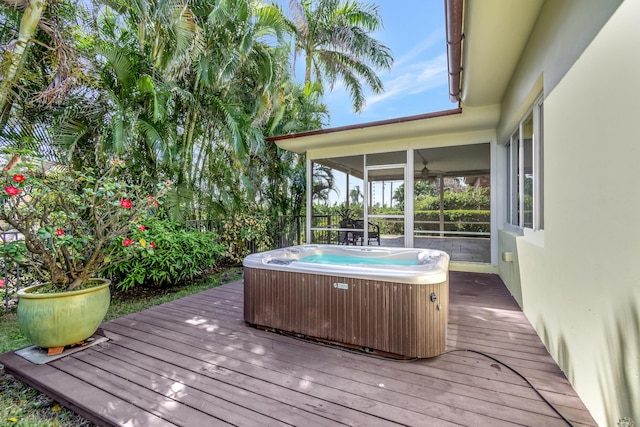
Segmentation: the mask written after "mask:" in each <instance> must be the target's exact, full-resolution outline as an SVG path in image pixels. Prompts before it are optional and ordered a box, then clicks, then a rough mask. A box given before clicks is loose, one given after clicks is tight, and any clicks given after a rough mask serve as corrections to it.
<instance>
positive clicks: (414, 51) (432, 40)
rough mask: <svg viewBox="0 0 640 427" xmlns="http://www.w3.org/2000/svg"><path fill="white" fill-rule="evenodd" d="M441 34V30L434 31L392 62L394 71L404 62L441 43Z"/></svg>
mask: <svg viewBox="0 0 640 427" xmlns="http://www.w3.org/2000/svg"><path fill="white" fill-rule="evenodd" d="M442 32H443V31H442V29H439V30H438V31H434V32H432V33H431V34H429V35H428V36H427V37H425V38H424V39H422V40H420V41H419V42H418V43H417V44H416V45H414V46H413V47H412V48H411V50H409V52H407V53H405V54H404V55H403V56H402V57H401V58H400V59H398V60H396V61H395V62H394V64H393V67H394V69H397V68H399V67H401V66H402V65H403V64H404V63H405V62H411V61H412V60H413V59H415V58H416V57H417V56H419V55H420V54H421V53H422V52H424V51H425V50H427V49H429V48H431V47H433V46H434V45H435V44H436V43H438V42H440V41H442V34H441V33H442Z"/></svg>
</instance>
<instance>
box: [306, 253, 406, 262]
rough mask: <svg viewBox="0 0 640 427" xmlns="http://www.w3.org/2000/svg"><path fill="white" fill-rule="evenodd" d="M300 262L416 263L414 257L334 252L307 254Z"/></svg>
mask: <svg viewBox="0 0 640 427" xmlns="http://www.w3.org/2000/svg"><path fill="white" fill-rule="evenodd" d="M298 261H301V262H315V263H318V264H340V265H350V264H367V265H373V264H376V265H418V260H416V259H389V258H374V257H359V256H350V255H334V254H318V255H309V256H306V257H303V258H300V259H299V260H298Z"/></svg>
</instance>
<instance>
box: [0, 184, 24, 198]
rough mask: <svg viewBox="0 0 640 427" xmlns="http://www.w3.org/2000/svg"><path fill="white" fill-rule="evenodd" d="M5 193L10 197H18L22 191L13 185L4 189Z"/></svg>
mask: <svg viewBox="0 0 640 427" xmlns="http://www.w3.org/2000/svg"><path fill="white" fill-rule="evenodd" d="M4 191H6V193H7V194H8V195H10V196H17V195H18V193H19V192H20V190H18V189H17V188H16V187H14V186H13V185H10V186H8V187H5V188H4Z"/></svg>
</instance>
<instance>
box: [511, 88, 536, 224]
mask: <svg viewBox="0 0 640 427" xmlns="http://www.w3.org/2000/svg"><path fill="white" fill-rule="evenodd" d="M543 116H544V114H543V97H542V95H541V96H540V97H538V98H537V99H536V100H535V102H534V103H533V105H532V107H531V108H530V109H529V110H528V111H527V112H526V114H525V115H524V116H523V117H522V119H521V120H520V121H519V122H518V126H517V128H516V129H515V130H514V131H513V132H512V133H511V136H510V137H509V140H508V141H507V143H506V146H507V174H508V176H507V218H506V221H507V223H508V224H509V225H511V226H513V227H516V228H519V229H533V230H534V231H538V230H543V229H544V167H543V164H544V162H543V159H544V143H543V141H544V132H543ZM529 117H532V119H533V138H532V156H533V159H532V163H533V164H532V172H533V192H532V193H533V194H532V196H533V222H532V227H525V226H524V225H523V224H524V199H525V193H524V177H525V158H524V155H525V150H524V138H522V135H524V129H523V126H524V123H525V122H526V121H527V119H529Z"/></svg>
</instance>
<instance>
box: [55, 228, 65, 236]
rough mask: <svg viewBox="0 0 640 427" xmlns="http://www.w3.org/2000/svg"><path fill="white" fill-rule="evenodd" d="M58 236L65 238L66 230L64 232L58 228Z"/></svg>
mask: <svg viewBox="0 0 640 427" xmlns="http://www.w3.org/2000/svg"><path fill="white" fill-rule="evenodd" d="M56 234H57V235H58V236H64V230H63V229H62V228H58V229H57V230H56Z"/></svg>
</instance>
